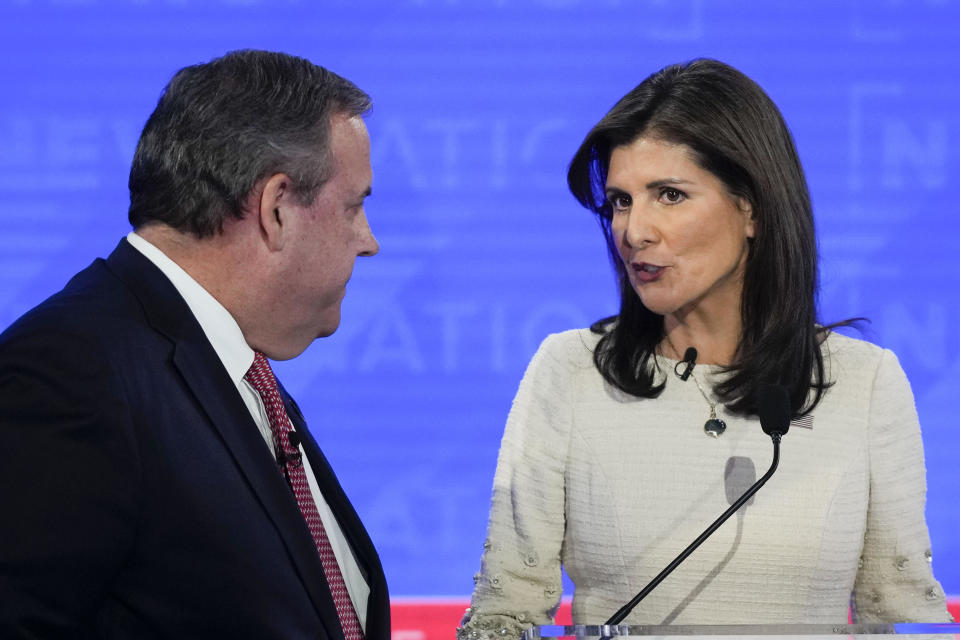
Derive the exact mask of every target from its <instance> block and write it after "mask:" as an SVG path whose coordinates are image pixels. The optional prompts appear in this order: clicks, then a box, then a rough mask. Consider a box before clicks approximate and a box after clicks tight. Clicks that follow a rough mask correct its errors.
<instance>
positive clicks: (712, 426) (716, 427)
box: [703, 418, 727, 438]
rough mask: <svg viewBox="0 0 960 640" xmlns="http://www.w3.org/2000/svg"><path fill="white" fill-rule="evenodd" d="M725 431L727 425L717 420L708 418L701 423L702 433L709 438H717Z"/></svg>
mask: <svg viewBox="0 0 960 640" xmlns="http://www.w3.org/2000/svg"><path fill="white" fill-rule="evenodd" d="M726 430H727V423H726V422H724V421H723V420H720V419H719V418H710V419H709V420H707V421H706V422H704V423H703V431H704V432H705V433H706V434H707V435H708V436H710V437H711V438H719V437H720V436H721V435H722V434H723V432H724V431H726Z"/></svg>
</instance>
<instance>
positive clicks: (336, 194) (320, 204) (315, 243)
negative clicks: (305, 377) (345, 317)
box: [277, 115, 379, 348]
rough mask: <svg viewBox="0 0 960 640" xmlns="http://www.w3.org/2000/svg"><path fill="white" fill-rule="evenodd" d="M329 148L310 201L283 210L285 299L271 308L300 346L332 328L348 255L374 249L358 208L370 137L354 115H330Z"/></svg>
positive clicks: (367, 183) (349, 265) (365, 190)
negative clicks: (286, 228) (326, 175)
mask: <svg viewBox="0 0 960 640" xmlns="http://www.w3.org/2000/svg"><path fill="white" fill-rule="evenodd" d="M329 151H330V162H331V163H332V167H333V173H332V175H331V176H330V179H329V180H327V182H326V183H325V184H324V185H323V187H322V188H321V190H320V192H319V193H318V194H317V197H316V198H315V199H314V201H313V202H312V203H311V204H309V205H306V206H300V205H294V206H292V207H290V208H291V209H292V211H288V212H286V213H288V214H291V213H292V216H290V217H289V218H288V219H289V220H290V221H291V222H292V223H293V225H294V226H293V231H294V233H292V234H291V236H290V239H289V242H290V245H289V246H287V247H284V253H285V254H286V259H285V261H284V262H285V269H284V272H285V273H284V276H283V278H282V281H281V283H280V286H282V287H284V294H285V295H284V296H283V298H284V299H285V301H286V302H285V303H284V308H283V309H278V310H277V313H278V314H281V315H283V316H286V318H282V319H279V318H278V320H280V322H283V323H285V324H289V325H290V328H291V331H292V334H293V335H294V336H296V338H297V342H300V341H305V344H304V345H303V348H306V347H307V346H308V345H309V343H310V342H312V341H313V340H314V339H316V338H319V337H323V336H328V335H330V334H331V333H333V332H334V331H336V329H337V327H338V326H339V324H340V303H341V302H342V301H343V296H344V294H345V293H346V286H347V281H348V280H349V279H350V274H351V273H352V271H353V263H354V261H355V260H356V258H357V256H372V255H374V254H376V253H377V251H378V250H379V245H378V244H377V240H376V238H374V237H373V232H372V231H371V230H370V225H369V224H367V216H366V213H365V212H364V209H363V203H364V199H365V198H366V197H367V196H368V195H370V187H371V180H372V178H373V173H372V171H371V168H370V138H369V135H368V134H367V127H366V125H364V123H363V120H362V119H361V118H360V117H359V116H355V117H350V116H346V115H335V116H333V118H331V121H330V150H329ZM288 206H290V205H288ZM288 249H289V253H287V250H288Z"/></svg>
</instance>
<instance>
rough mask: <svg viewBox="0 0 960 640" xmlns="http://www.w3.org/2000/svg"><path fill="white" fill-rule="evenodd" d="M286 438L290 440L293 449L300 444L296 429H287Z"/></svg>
mask: <svg viewBox="0 0 960 640" xmlns="http://www.w3.org/2000/svg"><path fill="white" fill-rule="evenodd" d="M287 439H288V440H289V441H290V446H291V447H293V448H294V449H296V448H298V447H299V446H300V434H299V433H297V430H296V429H290V431H287Z"/></svg>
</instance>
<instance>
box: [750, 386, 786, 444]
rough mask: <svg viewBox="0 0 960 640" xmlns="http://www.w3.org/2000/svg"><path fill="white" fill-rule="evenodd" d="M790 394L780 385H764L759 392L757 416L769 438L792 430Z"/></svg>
mask: <svg viewBox="0 0 960 640" xmlns="http://www.w3.org/2000/svg"><path fill="white" fill-rule="evenodd" d="M790 413H791V411H790V393H789V392H788V391H787V388H786V387H784V386H782V385H779V384H762V385H760V388H759V389H758V390H757V415H758V416H759V417H760V426H761V427H762V428H763V432H764V433H765V434H767V435H768V436H772V435H773V434H775V433H779V434H780V435H784V434H785V433H786V432H787V430H788V429H789V428H790Z"/></svg>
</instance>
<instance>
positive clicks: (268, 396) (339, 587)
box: [244, 351, 363, 640]
mask: <svg viewBox="0 0 960 640" xmlns="http://www.w3.org/2000/svg"><path fill="white" fill-rule="evenodd" d="M244 377H245V378H246V380H247V382H249V383H250V385H251V386H253V388H254V389H256V390H257V393H259V394H260V398H261V399H262V400H263V405H264V407H265V408H266V410H267V417H268V418H269V419H270V431H272V432H273V447H274V451H276V452H277V461H278V462H279V463H280V468H281V469H282V470H283V473H284V475H286V477H287V480H289V482H290V486H291V487H292V488H293V494H294V495H295V496H296V498H297V504H298V505H300V512H301V513H303V517H304V518H305V519H306V521H307V526H308V527H310V533H311V534H312V535H313V541H314V543H316V545H317V551H319V552H320V562H321V563H322V564H323V573H324V574H325V575H326V577H327V584H328V585H330V592H331V593H332V594H333V602H334V604H335V605H336V607H337V615H338V616H339V617H340V626H342V627H343V634H344V636H345V637H346V640H363V630H362V629H361V627H360V620H359V619H358V618H357V612H356V610H354V608H353V603H352V602H350V594H348V593H347V585H346V583H344V581H343V575H342V574H341V573H340V566H339V565H338V564H337V558H336V557H335V556H334V555H333V547H331V546H330V540H329V539H328V538H327V532H326V531H324V529H323V522H322V521H321V520H320V514H319V513H318V512H317V505H316V504H315V503H314V501H313V496H312V495H311V494H310V485H308V484H307V474H306V472H304V470H303V462H302V461H301V459H300V449H299V448H298V447H294V446H293V445H292V444H291V443H290V436H289V435H288V434H289V432H290V429H291V424H290V419H289V418H288V417H287V410H286V409H285V408H284V406H283V400H281V399H280V392H279V391H278V390H277V379H276V378H275V377H274V375H273V370H272V369H271V368H270V363H269V362H267V359H266V357H265V356H264V355H263V354H262V353H260V352H259V351H256V352H254V357H253V364H252V365H250V370H249V371H247V375H246V376H244Z"/></svg>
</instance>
